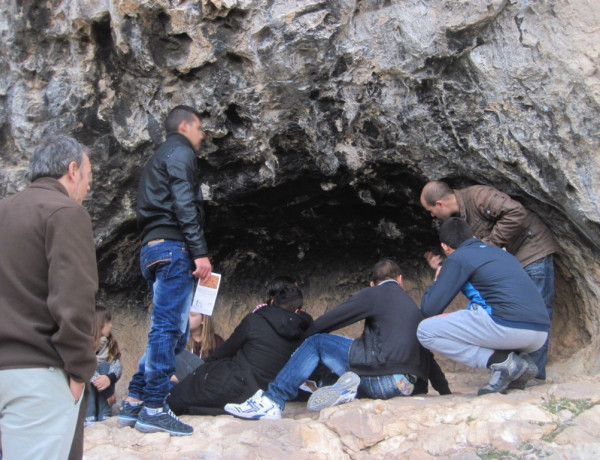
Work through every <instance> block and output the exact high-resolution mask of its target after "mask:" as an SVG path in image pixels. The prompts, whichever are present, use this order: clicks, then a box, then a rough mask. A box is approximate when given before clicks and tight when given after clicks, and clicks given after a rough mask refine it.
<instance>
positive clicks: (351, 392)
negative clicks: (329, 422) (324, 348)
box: [306, 372, 360, 412]
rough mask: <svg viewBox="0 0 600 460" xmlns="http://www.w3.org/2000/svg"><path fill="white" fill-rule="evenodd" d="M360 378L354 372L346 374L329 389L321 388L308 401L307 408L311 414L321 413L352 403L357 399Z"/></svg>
mask: <svg viewBox="0 0 600 460" xmlns="http://www.w3.org/2000/svg"><path fill="white" fill-rule="evenodd" d="M359 384H360V377H359V376H358V375H356V374H355V373H354V372H346V373H345V374H343V375H342V376H341V377H340V378H339V379H338V380H337V382H335V383H334V384H333V385H331V386H329V387H323V388H319V389H318V390H317V391H315V392H314V393H313V394H312V395H311V397H310V398H309V399H308V402H307V404H306V408H307V409H308V410H309V411H310V412H319V411H321V410H323V409H325V408H327V407H331V406H336V405H338V404H342V403H345V402H350V401H352V400H353V399H354V398H355V397H356V389H357V388H358V385H359Z"/></svg>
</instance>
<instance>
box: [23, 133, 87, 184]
mask: <svg viewBox="0 0 600 460" xmlns="http://www.w3.org/2000/svg"><path fill="white" fill-rule="evenodd" d="M88 152H89V150H88V148H87V147H86V146H85V145H83V144H80V143H79V142H77V141H76V140H75V139H73V138H72V137H70V136H66V135H64V134H51V135H49V136H45V137H44V138H43V139H42V141H41V142H40V144H39V145H38V146H37V148H36V149H35V151H34V152H33V156H32V157H31V161H30V162H29V179H30V180H31V182H33V181H34V180H36V179H38V178H40V177H52V178H54V179H60V178H61V177H62V176H64V175H65V174H66V173H67V171H68V170H69V164H70V163H71V162H72V161H74V162H75V163H76V164H77V166H78V167H79V166H81V162H82V161H83V154H84V153H85V154H86V155H87V154H88Z"/></svg>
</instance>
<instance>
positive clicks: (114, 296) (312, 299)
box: [98, 165, 590, 369]
mask: <svg viewBox="0 0 600 460" xmlns="http://www.w3.org/2000/svg"><path fill="white" fill-rule="evenodd" d="M374 168H375V173H372V174H369V175H366V176H368V177H366V176H365V177H360V176H358V177H357V175H356V174H355V175H354V176H352V174H349V173H348V171H343V168H340V170H339V171H338V175H336V176H335V177H327V178H324V177H322V176H319V175H318V174H315V173H314V171H313V172H310V173H309V172H308V171H306V170H305V171H303V172H300V174H299V175H294V174H290V175H288V176H287V179H288V181H286V182H282V183H280V184H279V185H274V186H270V187H268V186H265V187H264V188H260V189H258V190H249V189H245V190H244V192H240V193H238V194H237V195H235V196H231V195H230V196H229V197H227V198H226V197H225V195H221V196H220V197H219V200H218V202H212V201H208V202H207V203H206V205H205V210H206V214H207V225H206V238H207V242H208V245H209V250H210V259H211V262H212V264H213V271H215V272H217V273H221V275H222V277H223V278H222V282H221V288H220V293H219V298H218V300H217V305H216V308H215V313H214V318H215V323H216V324H217V325H218V326H217V329H218V332H219V333H221V334H222V335H223V336H224V337H227V336H228V335H229V334H231V332H232V331H233V329H234V328H235V326H236V325H237V324H239V322H240V321H241V319H242V318H243V316H245V314H247V313H248V311H249V310H251V308H252V307H253V306H254V305H256V304H257V303H260V302H262V301H264V290H265V286H266V283H267V282H268V280H269V279H271V278H273V277H274V276H277V275H282V274H286V275H289V276H292V277H294V278H295V279H296V280H297V281H298V283H299V286H300V287H301V289H302V290H303V292H304V296H305V305H306V306H307V309H308V311H309V312H310V313H311V314H312V315H314V316H315V317H318V316H320V315H321V314H322V313H323V312H325V311H327V310H329V309H331V308H333V307H335V306H336V305H337V304H339V303H340V302H342V301H343V300H345V299H347V298H348V297H350V296H351V295H353V294H354V293H356V292H358V291H359V290H360V289H362V288H364V287H366V286H367V285H368V281H369V279H368V274H369V271H370V268H371V267H372V266H373V264H374V263H375V262H377V261H378V260H379V259H381V258H383V257H392V258H395V259H396V260H397V261H398V262H399V263H400V264H401V266H402V267H403V271H404V273H405V288H406V290H407V292H408V293H409V294H410V295H411V296H412V297H413V299H414V300H415V301H416V302H417V304H418V303H419V302H420V297H421V295H422V293H423V291H424V290H425V288H426V287H427V286H428V285H429V283H431V281H432V278H433V273H432V271H431V270H430V269H429V267H428V266H427V265H426V263H425V260H424V258H423V254H424V253H425V251H427V250H430V249H437V248H439V240H438V235H437V223H436V222H433V221H432V219H431V217H430V215H429V214H428V213H427V212H426V211H425V210H424V209H423V208H422V207H421V205H420V203H419V197H420V192H421V189H422V187H423V185H424V180H422V179H421V178H420V177H418V175H417V174H415V173H414V171H410V170H409V169H406V168H402V167H399V166H398V165H379V167H374ZM455 182H456V183H459V182H461V181H459V180H458V179H456V180H455ZM118 233H119V235H116V236H115V237H114V238H111V239H110V240H106V242H105V244H104V245H103V246H102V247H101V248H99V250H98V263H99V267H100V275H101V293H100V296H99V303H101V304H106V305H107V306H109V308H112V309H115V308H116V309H126V310H129V311H130V312H131V311H135V312H137V313H136V314H141V315H142V316H143V315H147V313H146V312H147V311H148V307H149V306H150V304H151V298H150V292H149V290H148V287H147V285H146V282H145V281H144V280H143V278H142V277H141V274H140V271H139V267H138V254H139V240H138V234H137V229H136V226H135V223H134V222H133V221H132V222H130V223H129V224H128V225H124V226H122V228H121V229H120V230H119V232H118ZM556 277H557V279H556V292H557V296H556V298H557V302H556V305H555V314H554V320H553V331H554V332H553V336H554V339H553V340H552V342H551V348H550V350H551V357H552V356H555V357H556V358H558V359H561V358H562V357H564V356H565V353H566V351H565V350H573V349H578V348H580V347H583V346H585V345H587V344H589V341H590V336H589V333H587V331H586V330H585V327H583V325H582V319H581V317H582V312H581V311H580V309H579V308H578V307H577V302H576V301H575V300H574V299H576V297H577V293H576V292H575V291H574V290H573V288H572V287H571V286H570V285H569V282H568V277H565V275H564V269H563V268H562V265H560V264H558V265H557V270H556ZM465 305H466V302H465V301H464V299H463V298H462V296H460V295H459V296H458V297H457V299H456V300H455V302H454V303H453V308H463V307H464V306H465ZM359 331H360V324H358V325H355V326H354V327H352V328H347V330H344V331H342V332H343V333H346V334H349V335H353V334H356V333H358V332H359ZM445 365H446V366H447V368H448V369H454V368H455V367H454V365H453V364H445Z"/></svg>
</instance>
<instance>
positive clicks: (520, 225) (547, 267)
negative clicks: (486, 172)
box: [421, 181, 558, 380]
mask: <svg viewBox="0 0 600 460" xmlns="http://www.w3.org/2000/svg"><path fill="white" fill-rule="evenodd" d="M421 205H422V206H423V207H424V208H425V209H426V210H427V211H428V212H429V213H430V214H431V216H432V217H435V218H437V219H440V220H446V219H448V218H449V217H452V216H458V217H460V218H461V219H463V220H465V221H467V223H468V224H469V226H470V227H471V229H472V230H473V234H474V235H475V236H476V237H477V238H479V239H481V240H482V241H483V242H484V243H486V244H491V245H494V246H498V247H501V248H504V249H506V250H507V251H508V252H510V253H511V254H513V255H514V256H515V257H517V259H519V262H520V263H521V266H522V267H523V268H524V269H525V271H526V272H527V274H528V275H529V277H530V278H531V279H532V280H533V282H534V283H535V285H536V286H537V288H538V290H539V292H540V294H541V295H542V298H543V299H544V303H545V304H546V309H547V310H548V314H549V315H550V319H552V311H553V308H554V306H553V304H554V260H553V256H552V255H553V254H554V253H555V252H556V251H557V250H558V247H557V245H556V242H555V241H554V238H553V236H552V232H551V231H550V229H549V228H548V227H547V226H546V225H545V224H544V223H543V222H542V221H541V220H540V218H539V217H538V216H537V215H535V214H534V213H532V212H531V211H529V210H527V209H525V207H524V206H523V205H522V204H521V203H519V202H518V201H516V200H513V199H512V198H511V197H509V196H508V195H507V194H506V193H503V192H501V191H499V190H497V189H495V188H494V187H489V186H486V185H474V186H471V187H467V188H464V189H460V190H453V189H451V188H450V187H449V186H448V184H446V183H445V182H441V181H432V182H428V183H427V184H426V185H425V187H423V191H422V192H421ZM426 258H427V261H428V262H429V265H430V266H432V268H437V266H439V264H440V263H441V259H440V258H439V256H435V255H433V254H431V253H427V254H426ZM549 337H550V336H549V335H548V339H547V340H546V343H544V345H543V346H542V348H540V349H539V350H538V351H536V352H534V353H530V356H531V358H532V359H533V360H534V361H535V364H536V365H537V367H538V375H537V376H536V378H537V379H541V380H545V378H546V362H547V360H548V340H549Z"/></svg>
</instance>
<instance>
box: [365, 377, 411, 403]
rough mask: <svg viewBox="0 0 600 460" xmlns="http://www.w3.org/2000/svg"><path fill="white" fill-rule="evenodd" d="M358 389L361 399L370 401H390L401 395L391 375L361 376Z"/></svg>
mask: <svg viewBox="0 0 600 460" xmlns="http://www.w3.org/2000/svg"><path fill="white" fill-rule="evenodd" d="M358 389H359V394H360V396H361V397H362V396H366V397H367V398H372V399H390V398H393V397H394V396H400V395H401V394H402V392H401V391H400V389H399V388H398V385H397V384H396V379H395V378H394V376H393V375H382V376H379V377H373V376H363V377H361V378H360V386H359V387H358Z"/></svg>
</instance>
